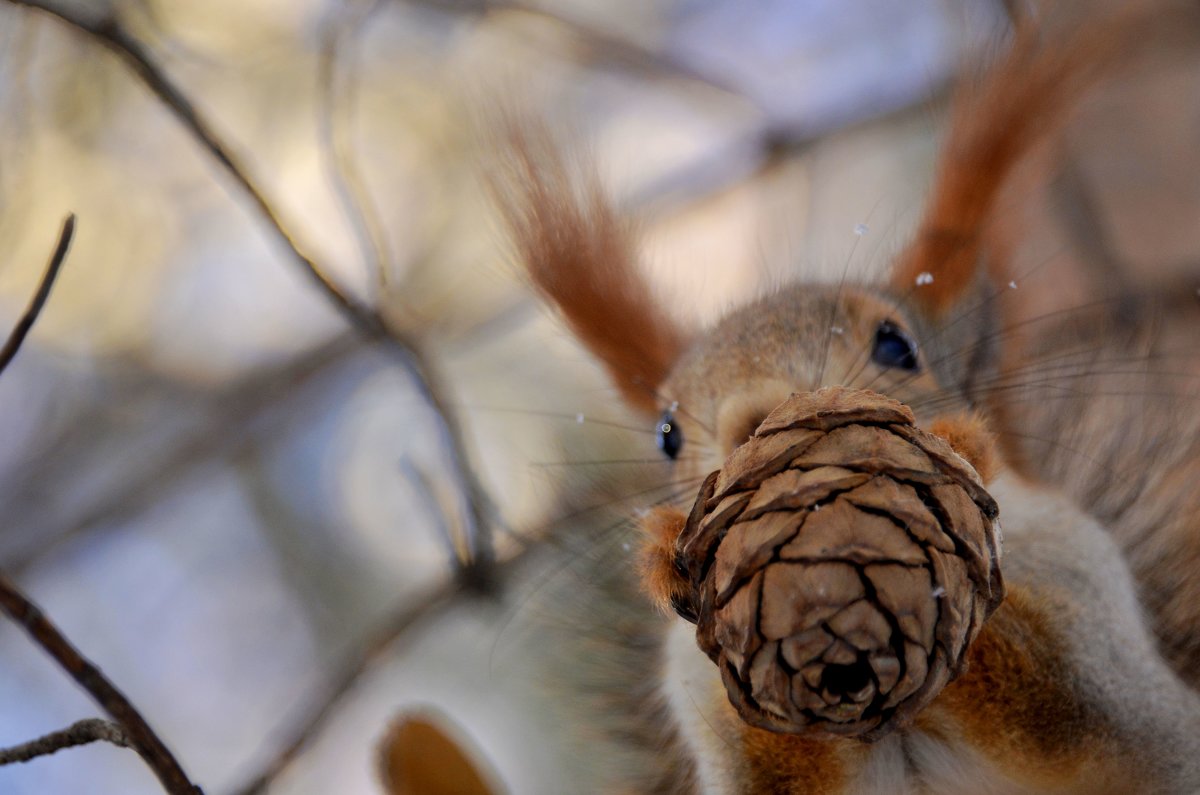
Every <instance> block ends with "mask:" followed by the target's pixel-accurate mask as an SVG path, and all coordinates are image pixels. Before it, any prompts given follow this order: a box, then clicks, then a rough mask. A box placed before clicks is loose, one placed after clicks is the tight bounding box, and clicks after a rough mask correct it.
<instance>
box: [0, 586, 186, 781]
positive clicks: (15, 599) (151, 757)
mask: <svg viewBox="0 0 1200 795" xmlns="http://www.w3.org/2000/svg"><path fill="white" fill-rule="evenodd" d="M0 610H3V611H4V612H5V613H6V614H7V615H8V617H9V618H11V619H12V620H13V621H15V622H16V623H17V624H18V625H19V626H20V627H21V628H22V629H24V630H25V632H26V634H28V635H29V637H30V638H32V639H33V642H34V643H36V644H37V645H38V646H41V647H42V649H43V650H44V651H45V652H46V653H47V654H49V655H50V656H51V657H52V658H53V659H54V661H55V662H57V663H58V665H59V667H61V668H62V669H63V670H64V671H66V672H67V673H68V674H70V675H71V678H72V679H74V680H75V681H76V682H78V683H79V685H80V687H82V688H83V689H84V690H86V691H87V692H88V693H89V694H90V695H91V697H92V698H93V699H94V700H95V701H96V703H97V704H99V705H100V707H101V708H102V709H103V710H104V711H105V712H106V713H107V714H108V716H109V717H110V718H112V719H113V720H114V721H116V722H117V723H118V724H120V725H121V727H122V728H123V729H124V730H125V732H126V733H127V735H128V738H129V744H130V746H131V747H132V748H133V749H134V750H135V751H137V752H138V755H139V756H141V757H142V759H143V760H144V761H145V762H146V764H147V765H148V766H149V767H150V769H151V770H153V771H154V775H156V776H157V777H158V780H159V782H161V783H162V786H163V789H164V790H166V791H167V792H168V793H170V795H203V793H202V791H201V789H200V788H199V787H197V786H196V785H195V784H193V783H192V782H191V781H190V780H189V779H188V777H187V774H186V773H184V772H183V768H182V767H180V765H179V762H178V761H176V759H175V757H174V755H173V754H172V753H171V751H170V749H168V748H167V746H166V744H165V743H163V741H162V740H161V739H160V738H159V736H158V735H157V734H155V733H154V730H153V729H151V728H150V725H149V724H148V723H146V719H145V718H143V717H142V714H141V713H140V712H138V711H137V708H136V707H134V706H133V704H132V703H130V701H129V699H127V698H126V697H125V694H123V693H122V692H121V691H120V690H118V689H117V688H116V686H115V685H114V684H113V683H112V682H110V681H109V680H108V678H107V677H106V676H105V675H104V674H103V673H102V672H101V671H100V669H99V668H97V667H96V666H95V665H93V664H92V663H91V662H90V661H89V660H87V659H86V658H85V657H84V656H83V655H82V654H80V653H79V650H78V649H76V648H75V646H73V645H72V644H71V642H70V641H69V640H67V638H66V636H64V635H63V634H62V632H60V631H59V629H58V627H56V626H54V624H53V623H51V621H50V619H48V618H47V617H46V616H45V614H44V613H42V611H41V610H40V609H38V607H37V605H35V604H34V603H33V602H31V601H30V600H29V598H28V597H26V596H25V595H24V594H23V593H21V592H20V591H19V590H18V589H17V587H16V586H15V585H13V583H12V582H11V581H9V579H8V577H6V576H4V575H3V574H0Z"/></svg>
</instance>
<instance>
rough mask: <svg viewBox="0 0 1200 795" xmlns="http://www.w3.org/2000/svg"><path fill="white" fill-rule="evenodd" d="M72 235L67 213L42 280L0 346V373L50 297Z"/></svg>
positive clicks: (73, 225)
mask: <svg viewBox="0 0 1200 795" xmlns="http://www.w3.org/2000/svg"><path fill="white" fill-rule="evenodd" d="M74 235H75V216H74V215H68V216H67V219H66V220H65V221H63V227H62V231H61V232H59V233H58V245H56V246H55V247H54V253H53V254H52V255H50V263H49V264H48V265H47V266H46V272H45V273H44V274H42V281H41V283H40V284H39V285H38V288H37V292H36V293H34V294H33V299H32V300H31V301H30V302H29V306H28V307H27V308H26V309H25V314H23V315H21V319H20V320H18V321H17V324H16V325H15V326H13V330H12V331H11V332H10V333H9V335H8V340H7V341H6V342H5V343H4V347H3V348H0V373H3V372H4V368H6V367H8V364H9V362H11V361H12V360H13V357H15V356H16V355H17V351H19V350H20V349H21V343H23V342H24V341H25V337H26V335H27V334H29V330H30V329H31V328H33V323H34V321H35V320H37V318H38V315H39V314H41V312H42V307H43V306H45V305H46V299H47V298H49V297H50V288H51V287H53V286H54V280H55V279H56V278H57V277H58V271H59V270H60V269H61V268H62V264H63V262H65V261H66V259H67V249H69V248H70V247H71V238H72V237H73V236H74Z"/></svg>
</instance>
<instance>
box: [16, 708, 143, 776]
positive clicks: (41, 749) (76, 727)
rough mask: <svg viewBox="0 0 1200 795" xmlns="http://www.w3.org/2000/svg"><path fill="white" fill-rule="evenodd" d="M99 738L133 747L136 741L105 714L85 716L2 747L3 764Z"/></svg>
mask: <svg viewBox="0 0 1200 795" xmlns="http://www.w3.org/2000/svg"><path fill="white" fill-rule="evenodd" d="M98 742H105V743H112V744H113V745H116V746H119V747H121V748H131V747H133V741H132V740H130V739H129V734H128V733H127V732H126V731H125V730H124V729H123V728H121V726H120V725H119V724H116V723H113V722H112V721H108V720H104V719H102V718H86V719H85V720H81V721H76V722H75V723H72V724H71V725H70V726H68V727H67V728H65V729H60V730H59V731H56V732H50V733H49V734H46V735H43V736H41V737H39V738H37V739H36V740H30V741H29V742H27V743H21V744H20V745H14V746H12V747H10V748H0V766H3V765H11V764H14V763H17V762H28V761H30V760H32V759H37V758H38V757H39V756H49V755H50V754H53V753H57V752H59V751H62V750H63V749H65V748H74V747H75V746H77V745H88V744H89V743H98Z"/></svg>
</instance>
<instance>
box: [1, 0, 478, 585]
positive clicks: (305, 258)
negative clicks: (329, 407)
mask: <svg viewBox="0 0 1200 795" xmlns="http://www.w3.org/2000/svg"><path fill="white" fill-rule="evenodd" d="M6 1H7V2H9V3H11V4H13V5H18V6H24V7H27V8H31V9H35V10H37V11H41V12H43V13H46V14H49V15H50V16H53V17H55V18H56V19H58V20H60V21H62V22H64V23H66V24H67V25H68V26H70V27H71V28H74V29H75V30H77V31H80V32H82V33H84V34H86V35H87V36H89V37H91V38H92V39H93V40H94V41H96V42H98V43H99V44H101V45H103V46H104V47H106V48H107V49H108V50H110V51H111V52H113V53H115V54H116V55H117V56H118V57H119V58H120V59H121V60H122V61H123V62H124V63H125V64H126V65H127V66H128V67H129V68H130V69H132V70H133V72H134V74H136V75H137V77H138V78H139V79H140V80H141V82H142V83H143V84H144V85H145V86H146V87H147V88H148V89H149V90H150V91H151V93H153V94H154V95H155V97H157V98H158V99H159V101H161V102H162V104H163V105H164V106H165V107H166V108H168V109H169V110H170V111H171V113H172V114H173V115H174V116H175V118H176V120H178V121H179V122H180V124H182V125H183V128H184V129H185V130H186V131H187V132H188V134H189V135H190V136H191V137H192V138H193V139H194V140H195V142H196V143H197V144H198V145H199V146H200V147H201V148H202V149H204V150H205V151H206V152H208V154H209V155H210V156H211V157H212V158H213V159H214V160H215V161H216V162H217V163H218V164H219V165H220V166H221V168H222V169H223V170H224V171H225V172H226V173H227V174H228V175H229V176H230V177H231V178H232V179H233V181H234V183H235V184H237V186H238V187H239V188H240V189H241V191H242V192H243V193H244V194H245V195H246V197H247V198H249V199H250V202H251V204H252V205H253V207H254V209H255V211H256V212H257V214H258V215H259V217H260V218H261V220H262V221H263V222H264V223H265V224H266V227H267V229H268V230H269V231H270V232H271V233H272V235H273V236H274V237H275V238H276V239H277V240H278V242H279V243H281V244H282V245H283V247H284V249H285V251H286V252H287V254H288V256H289V258H290V259H291V260H292V262H293V264H294V265H296V266H297V267H298V268H299V269H300V270H301V272H302V273H304V274H305V275H306V276H307V277H308V278H309V279H310V281H312V282H313V284H314V285H315V286H316V287H317V289H318V290H319V291H320V292H322V293H323V294H324V295H325V297H326V298H327V299H329V301H330V303H331V304H332V305H333V307H334V308H335V309H336V310H337V311H338V312H339V313H340V314H341V315H342V316H343V318H345V320H346V321H347V322H348V323H349V324H350V325H351V326H352V327H354V328H355V329H357V330H358V331H359V332H360V333H361V334H363V335H364V336H365V337H367V338H368V339H371V340H376V341H379V342H381V343H383V344H384V345H385V346H386V347H387V349H388V350H389V351H391V352H392V353H393V354H394V355H395V356H396V358H397V360H398V361H399V363H400V365H401V366H402V367H404V368H405V369H406V370H407V371H408V373H409V375H410V376H412V378H413V379H414V381H415V382H416V385H417V388H418V390H419V391H420V393H421V395H422V397H423V398H424V399H425V400H426V402H428V404H429V405H430V406H431V407H432V408H433V409H434V412H435V413H436V414H437V416H438V418H439V422H440V431H441V435H442V439H443V442H444V444H445V446H446V448H447V450H448V452H449V457H450V462H451V466H452V467H453V469H454V474H455V477H456V479H457V480H458V481H459V483H460V484H461V486H462V489H463V491H464V492H465V494H466V495H467V514H468V515H467V517H466V518H467V522H466V525H467V533H466V534H467V544H466V545H465V546H466V548H467V549H468V550H469V551H470V553H471V554H470V557H469V559H467V560H464V561H461V562H460V570H459V574H460V576H462V577H463V578H464V580H465V581H468V582H474V583H480V582H484V581H486V578H487V570H488V569H489V568H490V566H491V564H492V562H493V560H494V550H493V546H492V538H491V526H492V523H491V521H490V517H489V516H488V515H487V508H486V506H487V504H488V502H487V496H486V492H485V491H484V489H483V485H482V484H481V483H480V481H479V479H478V477H477V476H476V475H475V473H474V471H473V470H472V469H471V467H470V464H469V457H468V455H467V446H466V441H465V438H464V435H463V430H462V426H461V423H460V422H459V420H458V417H457V415H456V414H455V413H454V412H453V411H452V409H451V408H450V401H448V400H447V399H446V394H447V393H446V390H445V388H444V387H443V385H442V383H441V380H440V378H439V377H438V376H437V374H436V372H435V369H434V368H433V366H432V364H431V363H430V361H429V359H428V358H427V357H426V356H425V355H424V352H423V351H422V350H421V348H420V347H419V345H418V344H417V343H416V341H415V340H414V339H412V338H411V337H410V336H409V335H407V334H405V333H404V332H402V331H401V330H399V329H396V328H393V327H390V326H389V325H388V324H387V323H386V321H385V320H384V318H383V317H382V316H381V315H380V314H379V313H378V312H376V311H375V310H374V309H373V308H372V307H370V306H368V305H366V304H364V303H363V302H361V301H359V300H358V299H357V298H355V297H354V296H352V295H351V294H350V293H349V292H347V291H346V290H345V289H344V288H342V286H341V285H339V284H338V283H337V282H336V281H335V280H334V279H333V277H331V276H329V275H328V273H327V272H326V269H325V268H324V267H323V266H321V265H320V264H319V263H317V261H316V260H315V259H313V258H312V257H311V256H309V255H308V254H306V253H304V250H303V248H302V246H301V245H300V243H299V242H298V240H297V238H296V236H295V235H294V234H292V233H291V232H289V231H288V229H287V227H286V226H285V225H284V223H283V220H282V219H281V218H280V216H279V214H278V213H277V212H276V211H275V209H274V207H273V204H272V203H271V201H269V200H268V199H267V197H266V195H265V194H264V193H263V191H262V190H261V189H259V187H258V186H257V184H256V183H255V182H254V180H252V179H251V178H250V176H249V174H250V170H249V169H248V168H247V167H246V166H245V164H244V163H242V162H241V160H240V158H239V157H238V156H237V155H236V154H235V153H234V151H233V149H232V147H231V146H230V145H229V144H227V143H226V142H225V141H224V140H223V139H222V138H221V136H220V135H219V134H218V133H217V132H216V130H215V129H214V128H213V127H212V125H211V124H210V123H209V122H208V121H207V120H206V119H205V118H204V117H203V116H202V115H201V114H200V112H199V111H198V110H197V109H196V107H195V105H194V104H193V103H192V101H191V100H190V99H189V98H188V97H187V95H186V94H184V93H183V91H182V90H181V89H180V88H179V87H178V86H177V85H175V83H174V82H173V81H172V80H171V78H170V77H169V76H168V75H167V73H166V72H165V71H164V70H163V69H162V67H160V66H159V65H158V63H157V62H156V61H155V59H154V58H153V57H152V56H151V54H150V52H149V51H148V50H147V49H146V48H145V47H144V46H143V45H142V43H141V42H140V41H138V40H137V39H136V38H135V37H134V36H132V35H131V34H130V33H129V32H128V31H127V30H126V29H125V28H124V27H123V26H122V25H121V23H120V21H119V20H118V19H116V17H114V16H112V15H111V14H108V13H104V14H100V15H98V16H97V17H96V18H87V15H86V14H84V13H81V12H79V11H78V9H75V7H73V6H72V7H71V8H65V7H60V6H58V5H56V4H53V3H50V2H48V0H6Z"/></svg>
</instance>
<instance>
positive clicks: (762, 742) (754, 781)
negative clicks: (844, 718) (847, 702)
mask: <svg viewBox="0 0 1200 795" xmlns="http://www.w3.org/2000/svg"><path fill="white" fill-rule="evenodd" d="M852 745H854V743H853V741H849V740H843V739H840V738H820V739H817V738H813V737H804V736H801V735H795V734H776V733H774V732H769V731H763V730H762V729H755V728H753V727H751V726H744V727H743V728H742V749H743V752H744V754H745V762H746V769H747V770H746V772H747V778H748V783H749V786H748V788H747V791H748V792H750V793H762V794H763V795H766V793H775V794H777V795H836V793H840V792H842V791H843V788H844V787H845V784H846V773H845V763H844V761H843V759H842V754H843V753H845V752H847V751H851V752H852V751H853V749H852V748H849V746H852Z"/></svg>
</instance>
